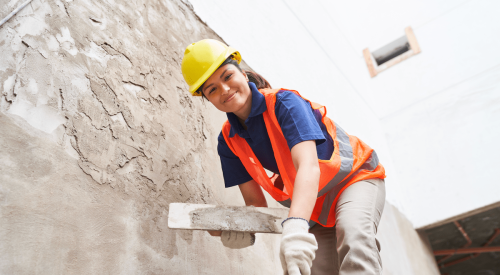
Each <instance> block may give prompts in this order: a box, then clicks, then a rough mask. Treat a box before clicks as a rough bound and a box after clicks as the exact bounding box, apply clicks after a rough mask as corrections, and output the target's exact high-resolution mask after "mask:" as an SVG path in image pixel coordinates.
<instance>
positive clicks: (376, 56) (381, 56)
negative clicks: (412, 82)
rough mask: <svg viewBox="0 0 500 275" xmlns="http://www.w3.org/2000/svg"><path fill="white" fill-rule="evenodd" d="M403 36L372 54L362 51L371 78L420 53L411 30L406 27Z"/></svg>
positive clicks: (365, 50)
mask: <svg viewBox="0 0 500 275" xmlns="http://www.w3.org/2000/svg"><path fill="white" fill-rule="evenodd" d="M405 34H406V35H405V36H402V37H400V38H398V39H396V40H394V41H392V42H391V43H389V44H387V45H385V46H383V47H382V48H380V49H378V50H376V51H374V52H370V50H369V49H368V48H366V49H364V50H363V57H364V59H365V62H366V66H367V67H368V72H369V73H370V76H371V77H375V76H377V74H379V73H380V72H382V71H384V70H387V68H390V67H392V66H394V65H396V64H398V63H399V62H401V61H403V60H405V59H408V58H410V57H412V56H414V55H416V54H419V53H420V46H419V45H418V42H417V38H416V37H415V34H414V33H413V30H412V28H411V27H406V28H405Z"/></svg>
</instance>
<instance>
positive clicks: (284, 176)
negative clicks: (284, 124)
mask: <svg viewBox="0 0 500 275" xmlns="http://www.w3.org/2000/svg"><path fill="white" fill-rule="evenodd" d="M280 90H287V91H292V92H294V93H295V94H297V95H298V96H300V97H302V96H301V95H300V94H299V93H298V92H297V91H294V90H288V89H261V90H259V91H260V92H261V93H262V94H263V95H264V97H265V99H266V105H267V110H266V111H265V112H264V113H262V115H263V117H264V122H265V124H266V128H267V132H268V134H269V139H270V140H271V145H272V148H273V151H274V156H275V158H276V163H277V164H278V169H279V171H280V175H276V174H275V175H273V176H272V177H268V175H267V174H266V172H265V170H264V167H263V166H262V164H261V163H260V162H259V160H258V159H257V157H256V156H255V154H254V152H253V151H252V149H251V148H250V145H248V143H247V142H246V140H245V139H244V138H242V137H240V136H238V134H235V135H234V137H232V138H230V137H229V131H230V130H231V125H230V124H229V121H226V122H225V123H224V126H223V127H222V134H223V136H224V139H225V141H226V143H227V145H228V147H229V148H230V149H231V151H233V153H234V154H235V155H236V156H238V158H239V159H240V160H241V162H242V163H243V165H244V166H245V168H246V170H247V171H248V173H249V174H250V176H251V177H252V179H253V180H255V181H256V182H257V183H258V184H259V185H260V186H262V188H264V190H266V191H267V192H268V193H269V194H270V195H271V196H272V197H273V198H274V199H275V200H276V201H278V202H280V203H281V204H283V205H285V206H287V207H290V204H291V199H290V198H291V197H292V196H293V184H294V182H295V176H296V173H297V172H296V171H295V167H294V165H293V161H292V154H291V152H290V149H289V148H288V145H287V141H286V139H285V137H284V135H283V132H282V131H281V127H280V125H279V123H278V119H277V118H276V114H275V110H274V106H275V104H276V93H277V92H278V91H280ZM302 98H303V97H302ZM303 99H304V100H306V101H307V102H309V104H310V105H311V108H313V109H315V110H319V111H320V113H321V115H322V119H321V121H322V122H323V124H324V125H325V126H326V129H327V131H328V133H329V134H330V136H331V137H332V140H333V145H334V151H333V154H332V156H331V158H330V159H329V160H321V159H320V160H318V161H319V167H320V170H321V176H320V180H319V189H318V198H317V200H316V205H315V206H314V210H313V213H312V215H311V220H313V221H315V222H317V223H319V224H321V225H323V226H326V227H332V226H334V225H335V220H336V219H335V206H336V204H337V200H338V198H339V196H340V194H341V193H342V192H343V191H344V190H345V189H346V188H347V187H348V186H349V185H351V184H353V183H355V182H358V181H361V180H366V179H373V178H380V179H383V178H385V170H384V167H383V166H382V165H381V164H380V163H379V161H378V158H377V154H376V153H375V151H374V150H373V149H371V148H370V147H369V146H368V145H366V144H365V143H364V142H363V141H361V140H360V139H358V138H357V137H355V136H351V135H348V134H346V132H344V130H342V129H341V128H340V127H339V126H338V125H337V124H335V123H334V122H333V121H332V120H331V119H329V118H328V117H327V116H326V108H325V107H324V106H322V105H319V104H317V103H314V102H311V101H309V100H307V99H305V98H303ZM283 185H284V186H283ZM283 187H284V188H283Z"/></svg>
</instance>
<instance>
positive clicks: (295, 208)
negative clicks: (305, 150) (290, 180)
mask: <svg viewBox="0 0 500 275" xmlns="http://www.w3.org/2000/svg"><path fill="white" fill-rule="evenodd" d="M319 177H320V170H319V166H318V165H317V162H316V165H301V166H300V167H299V169H298V171H297V175H296V177H295V184H294V187H293V197H292V205H291V206H290V213H289V215H288V216H289V217H300V218H303V219H306V220H309V219H310V218H311V214H312V211H313V209H314V205H315V204H316V198H317V196H318V185H319Z"/></svg>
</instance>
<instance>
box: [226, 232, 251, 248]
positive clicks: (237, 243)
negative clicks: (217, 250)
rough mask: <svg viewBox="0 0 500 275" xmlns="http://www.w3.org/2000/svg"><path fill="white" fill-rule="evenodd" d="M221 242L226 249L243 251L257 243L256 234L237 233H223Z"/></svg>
mask: <svg viewBox="0 0 500 275" xmlns="http://www.w3.org/2000/svg"><path fill="white" fill-rule="evenodd" d="M220 240H221V241H222V244H223V245H224V246H225V247H229V248H232V249H241V248H245V247H249V246H251V245H253V244H254V243H255V234H253V233H248V232H237V231H222V235H221V236H220Z"/></svg>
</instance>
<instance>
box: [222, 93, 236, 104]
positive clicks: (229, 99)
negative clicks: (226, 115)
mask: <svg viewBox="0 0 500 275" xmlns="http://www.w3.org/2000/svg"><path fill="white" fill-rule="evenodd" d="M237 92H238V91H236V92H234V93H233V94H232V95H230V96H228V97H227V98H226V100H224V103H227V102H229V101H231V100H233V98H234V96H235V95H236V93H237Z"/></svg>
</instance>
